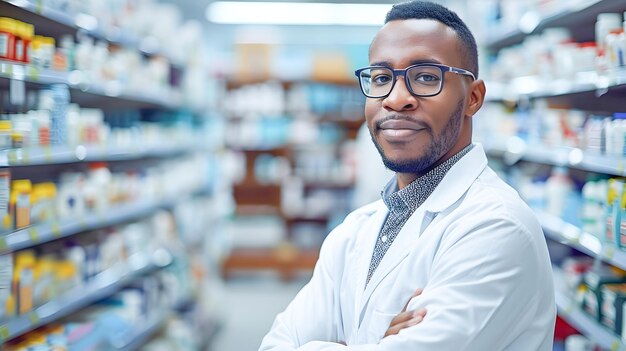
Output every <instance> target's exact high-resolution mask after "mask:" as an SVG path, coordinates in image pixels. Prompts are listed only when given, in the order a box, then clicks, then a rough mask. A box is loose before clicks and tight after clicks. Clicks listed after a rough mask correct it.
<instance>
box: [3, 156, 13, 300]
mask: <svg viewBox="0 0 626 351" xmlns="http://www.w3.org/2000/svg"><path fill="white" fill-rule="evenodd" d="M10 184H11V171H10V170H9V169H8V168H4V169H0V229H1V230H2V231H8V230H10V229H12V225H13V224H12V220H11V212H10V208H9V205H10V197H11V186H10ZM0 307H1V306H0Z"/></svg>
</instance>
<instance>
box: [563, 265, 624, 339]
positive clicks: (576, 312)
mask: <svg viewBox="0 0 626 351" xmlns="http://www.w3.org/2000/svg"><path fill="white" fill-rule="evenodd" d="M553 272H554V283H555V286H556V295H555V297H556V306H557V310H558V313H559V316H561V317H562V318H564V319H565V320H566V321H567V322H568V323H570V324H571V325H572V326H574V327H575V328H576V329H578V330H579V331H581V332H582V333H584V334H585V335H586V336H587V337H589V338H590V339H591V340H593V341H594V342H596V343H597V344H598V345H599V346H600V347H602V348H603V349H607V350H611V351H623V350H626V343H624V341H623V340H622V338H620V337H619V335H615V333H613V332H611V331H610V330H609V329H607V328H606V327H604V326H603V325H600V324H599V323H598V322H597V321H595V320H594V319H593V318H591V317H590V316H589V315H588V314H586V313H585V312H583V311H582V310H581V309H580V308H579V307H578V306H577V303H576V300H575V298H574V297H573V296H571V294H568V293H567V292H566V291H565V283H564V281H563V277H562V276H563V273H562V272H561V271H560V269H559V268H557V267H554V268H553Z"/></svg>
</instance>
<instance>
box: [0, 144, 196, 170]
mask: <svg viewBox="0 0 626 351" xmlns="http://www.w3.org/2000/svg"><path fill="white" fill-rule="evenodd" d="M198 145H202V141H201V140H197V141H195V140H192V141H190V142H187V143H185V144H182V145H174V146H170V145H167V144H141V145H132V146H130V145H129V146H127V147H120V146H89V145H78V146H76V147H69V146H48V147H25V148H19V149H7V150H0V167H12V166H37V165H53V164H62V163H76V162H93V161H109V162H111V161H128V160H138V159H143V158H163V157H171V156H175V155H180V154H188V153H191V152H194V151H198V150H201V147H199V146H198Z"/></svg>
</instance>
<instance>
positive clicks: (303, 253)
mask: <svg viewBox="0 0 626 351" xmlns="http://www.w3.org/2000/svg"><path fill="white" fill-rule="evenodd" d="M248 88H250V89H248ZM226 89H227V95H226V98H225V100H227V101H231V99H232V104H225V105H227V108H225V115H226V116H227V121H228V122H227V123H230V124H231V125H233V128H232V129H237V130H241V131H242V133H241V134H245V133H244V132H243V131H244V130H257V131H258V134H259V135H257V136H255V137H256V139H255V141H256V140H257V139H258V140H259V142H258V143H257V144H255V143H253V142H251V140H250V139H253V138H242V139H241V140H238V139H237V138H233V140H231V141H230V144H228V147H229V149H231V150H232V151H235V152H237V153H238V154H239V155H241V157H242V158H245V171H243V172H242V173H243V174H241V176H240V178H241V179H240V181H239V182H237V183H235V184H233V195H234V199H235V203H236V205H237V210H236V213H237V216H238V219H242V220H246V221H247V220H250V221H252V220H255V219H258V220H260V221H264V220H267V221H271V223H272V224H273V225H275V227H276V228H274V229H275V230H276V231H280V232H281V234H282V233H284V238H282V239H281V240H280V242H275V243H264V244H263V245H260V244H249V245H250V247H247V246H246V245H247V244H248V243H245V242H242V243H240V245H241V247H237V246H235V249H234V250H233V251H232V253H231V255H230V257H228V258H227V259H226V260H225V261H224V263H223V266H222V271H223V274H224V275H225V276H230V275H231V273H232V272H233V271H235V270H258V269H269V270H273V271H276V272H278V273H279V275H280V276H281V277H282V278H283V279H290V278H291V277H293V276H294V275H295V273H296V272H297V271H301V270H304V271H306V270H312V268H313V267H314V265H315V262H316V260H317V256H318V251H319V247H318V246H319V245H318V243H317V242H316V241H319V242H320V243H321V241H322V239H323V237H324V235H325V234H326V231H327V227H328V224H329V222H330V221H331V220H333V219H334V218H333V215H341V213H340V212H342V211H343V209H339V210H337V211H334V210H333V209H328V210H325V209H324V205H321V206H319V207H320V208H322V209H320V208H315V206H309V204H312V203H314V202H315V200H316V199H315V198H314V197H315V196H319V197H318V199H319V198H323V197H324V196H327V197H331V196H334V197H335V198H338V200H337V201H335V202H336V204H337V206H336V207H337V208H340V207H339V206H340V204H341V201H342V199H347V198H348V197H349V194H350V191H351V189H352V188H353V181H352V180H350V179H342V178H341V177H337V176H334V175H335V174H336V173H333V172H332V171H333V170H336V169H337V168H339V169H340V166H337V165H339V164H340V163H341V157H342V155H341V152H342V147H343V145H344V143H346V142H350V140H353V139H354V138H355V137H356V134H357V131H358V129H359V127H360V126H361V125H362V123H363V120H362V119H355V118H354V116H360V115H361V114H362V106H361V105H360V104H358V103H356V102H355V100H356V99H357V98H358V99H362V98H363V96H362V94H361V93H360V91H359V90H358V86H357V81H356V79H355V80H351V79H340V80H335V81H332V80H331V81H329V80H320V79H317V78H315V77H310V78H309V79H300V80H291V81H289V80H280V79H271V78H269V79H262V80H252V81H241V80H236V79H233V80H228V81H227V82H226ZM254 89H258V91H259V92H260V93H261V94H267V96H268V97H269V98H272V99H276V100H278V101H277V104H276V105H277V106H280V107H276V108H270V107H269V106H268V105H269V103H267V102H266V103H260V102H259V101H261V100H263V101H264V98H263V97H258V96H257V97H256V100H255V99H254V98H255V96H254V92H255V91H257V90H254ZM357 93H358V94H357ZM242 94H248V95H249V97H250V99H251V100H254V101H256V102H255V103H251V104H244V105H242V106H238V105H236V104H237V102H239V103H241V101H242V100H247V99H242ZM248 95H246V96H248ZM263 96H264V97H265V95H263ZM295 99H300V100H297V102H294V101H296V100H295ZM363 99H364V98H363ZM359 102H360V100H359ZM351 108H354V109H355V111H354V113H351V112H350V113H348V112H347V111H352V110H350V109H351ZM249 115H252V116H253V117H247V116H249ZM281 119H282V120H281ZM266 120H267V121H269V122H268V123H265V121H266ZM284 120H286V121H284ZM274 121H279V122H277V123H272V122H274ZM299 123H302V125H307V126H308V128H307V129H309V130H310V133H304V134H310V135H309V136H307V137H303V138H302V139H297V138H296V137H297V136H298V135H299V134H300V133H299V132H298V130H296V131H293V130H291V129H290V128H291V127H292V126H293V125H296V126H299V128H300V129H302V130H303V131H304V128H305V127H303V126H302V125H300V124H299ZM266 125H269V127H266ZM242 126H245V127H247V128H244V127H242ZM257 126H258V127H257ZM263 128H266V129H268V130H269V131H268V132H267V133H266V134H269V135H278V136H277V137H275V138H271V137H268V136H267V135H265V134H264V133H263V132H262V131H260V130H262V129H263ZM280 128H282V129H280ZM286 135H288V136H289V137H293V138H294V139H291V138H289V137H285V136H286ZM307 138H308V139H307ZM277 139H280V140H277ZM283 139H285V140H283ZM239 144H241V145H239ZM265 161H267V162H265ZM272 162H273V163H272ZM268 165H269V166H268ZM276 165H278V166H276ZM272 166H276V167H281V168H280V169H279V170H276V169H272V170H267V169H268V168H270V167H272ZM333 167H337V168H333ZM242 168H244V165H242ZM275 173H278V174H280V175H279V176H276V175H275ZM283 173H284V174H283ZM265 178H267V179H265ZM346 178H347V177H346ZM294 184H295V185H294ZM296 188H297V189H296ZM294 194H296V195H295V197H297V199H295V200H294V196H292V195H294ZM312 198H313V200H312V202H309V200H311V199H312ZM289 199H291V200H289ZM288 201H295V203H294V202H292V203H289V202H288ZM323 201H324V200H321V202H318V203H323ZM331 206H332V205H331ZM335 212H336V213H335ZM346 212H347V210H346ZM259 218H260V219H259ZM276 223H280V225H279V224H276ZM242 236H243V234H242ZM277 236H278V235H277ZM302 238H304V239H302ZM272 239H276V238H272ZM299 239H301V240H299ZM269 240H270V239H268V241H269ZM242 241H243V239H242ZM235 245H237V243H236V244H235ZM255 245H257V246H263V247H262V248H261V247H256V246H255Z"/></svg>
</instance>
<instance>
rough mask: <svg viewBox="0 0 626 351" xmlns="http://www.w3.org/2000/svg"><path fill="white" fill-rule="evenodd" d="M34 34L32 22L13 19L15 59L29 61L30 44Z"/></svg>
mask: <svg viewBox="0 0 626 351" xmlns="http://www.w3.org/2000/svg"><path fill="white" fill-rule="evenodd" d="M34 35H35V27H34V26H33V25H32V24H29V23H25V22H21V21H15V61H18V62H24V63H29V62H30V44H31V41H32V40H33V36H34Z"/></svg>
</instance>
